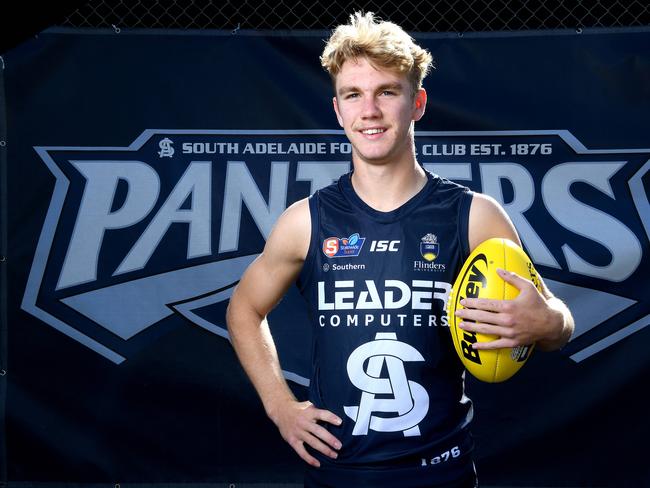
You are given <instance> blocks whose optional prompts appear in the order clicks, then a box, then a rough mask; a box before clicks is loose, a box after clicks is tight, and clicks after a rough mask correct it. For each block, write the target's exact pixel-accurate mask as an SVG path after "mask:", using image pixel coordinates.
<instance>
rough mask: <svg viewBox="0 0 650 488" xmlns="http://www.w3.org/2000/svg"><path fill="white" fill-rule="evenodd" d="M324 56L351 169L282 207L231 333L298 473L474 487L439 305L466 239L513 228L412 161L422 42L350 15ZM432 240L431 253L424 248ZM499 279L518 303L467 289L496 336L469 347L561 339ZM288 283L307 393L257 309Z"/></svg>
mask: <svg viewBox="0 0 650 488" xmlns="http://www.w3.org/2000/svg"><path fill="white" fill-rule="evenodd" d="M321 61H322V64H323V66H324V67H325V68H326V69H327V71H328V72H329V73H330V75H331V77H332V79H333V82H334V87H335V97H334V99H333V103H334V111H335V112H336V116H337V118H338V121H339V124H340V125H341V126H342V127H343V128H344V129H345V133H346V135H347V137H348V138H349V140H350V142H351V144H352V148H353V153H352V162H353V167H354V169H353V171H352V172H351V173H350V174H347V175H345V176H343V177H341V178H340V179H339V181H338V182H337V183H335V184H333V185H331V186H329V187H327V188H324V189H322V190H320V191H318V192H316V193H315V194H314V195H313V196H312V197H310V198H309V199H304V200H301V201H298V202H296V203H295V204H293V205H291V206H290V207H289V208H288V209H287V210H286V211H285V212H284V214H283V215H282V216H281V217H280V218H279V219H278V221H277V223H276V225H275V228H274V230H273V231H272V232H271V235H270V236H269V238H268V241H267V243H266V246H265V248H264V251H263V253H262V254H261V255H260V256H259V257H258V258H257V259H256V260H255V261H254V262H253V263H252V264H251V266H250V267H249V268H248V270H247V271H246V272H245V274H244V275H243V276H242V279H241V282H240V283H239V285H238V286H237V288H236V290H235V291H234V293H233V296H232V298H231V300H230V305H229V308H228V314H227V319H228V328H229V331H230V337H231V339H232V342H233V345H234V347H235V349H236V351H237V354H238V356H239V359H240V360H241V362H242V364H243V366H244V368H245V370H246V372H247V374H248V375H249V376H250V378H251V380H252V382H253V384H254V386H255V388H256V389H257V391H258V393H259V395H260V397H261V399H262V402H263V404H264V407H265V409H266V412H267V414H268V415H269V417H270V418H271V420H273V422H275V424H276V425H277V427H278V429H279V430H280V433H281V434H282V436H283V438H284V439H285V440H286V441H287V442H288V443H289V444H290V445H291V447H293V449H294V450H295V451H296V452H297V453H298V455H299V456H300V457H301V458H302V459H304V460H305V461H306V462H307V463H308V465H309V468H308V470H307V474H306V484H307V485H308V486H355V487H356V486H373V487H380V486H386V487H391V488H392V487H418V486H428V487H431V486H445V487H451V486H454V487H455V486H458V487H460V486H475V484H476V478H475V474H474V467H473V463H472V460H471V451H472V441H471V437H470V435H469V431H468V425H469V422H470V420H471V417H472V408H471V402H470V401H469V399H468V398H467V397H466V396H465V395H464V393H463V370H462V366H461V363H460V361H459V360H458V358H457V357H456V354H455V352H454V349H453V345H452V341H451V337H450V334H449V330H448V329H447V327H445V325H446V324H445V319H444V316H445V303H446V299H447V297H448V293H449V290H450V288H451V285H450V284H451V283H453V281H454V279H455V277H456V275H457V274H458V272H459V270H460V267H461V265H462V263H463V262H464V260H465V258H466V257H467V256H468V255H469V253H470V252H471V250H472V249H474V248H475V247H476V246H477V245H478V244H479V243H481V242H482V241H484V240H486V239H489V238H491V237H505V238H508V239H511V240H513V241H514V242H517V243H519V242H520V241H519V238H518V236H517V233H516V231H515V229H514V227H513V225H512V223H511V222H510V220H509V218H508V217H507V215H506V214H505V212H504V211H503V209H502V208H501V207H500V206H499V205H498V204H497V203H496V202H495V201H494V200H492V199H491V198H489V197H487V196H485V195H481V194H478V193H472V192H470V191H469V190H468V189H467V188H465V187H462V186H460V185H457V184H455V183H452V182H450V181H448V180H445V179H443V178H440V177H438V176H435V175H432V174H430V173H428V172H426V171H425V170H424V169H423V168H422V167H421V166H420V165H419V164H418V163H417V161H416V158H415V145H414V139H413V133H414V122H415V121H417V120H420V118H421V117H422V115H423V114H424V110H425V107H426V102H427V94H426V91H425V90H424V89H423V88H422V80H423V78H424V77H425V76H426V74H427V72H428V70H429V68H430V65H431V56H430V54H429V53H428V52H427V51H425V50H423V49H422V48H420V47H419V46H417V45H416V44H415V43H414V42H413V40H412V39H411V38H410V37H409V36H408V35H407V34H406V33H405V32H404V31H403V30H402V29H401V28H399V27H398V26H396V25H394V24H391V23H388V22H376V21H375V19H374V17H373V15H372V14H371V13H368V14H365V15H362V14H360V13H357V14H355V15H353V16H352V17H351V23H350V24H349V25H343V26H339V27H338V28H337V29H336V30H335V32H334V33H333V35H332V36H331V38H330V39H329V42H328V44H327V46H326V47H325V50H324V52H323V55H322V57H321ZM348 236H349V238H348ZM365 241H368V242H365ZM431 248H433V249H435V251H434V253H433V254H435V255H434V256H433V258H432V255H433V254H428V255H427V256H425V254H426V253H425V252H423V251H422V249H425V250H426V249H431ZM501 276H502V277H503V279H504V280H506V281H508V282H509V283H512V284H513V285H514V286H516V287H517V288H519V289H520V290H521V292H520V294H519V296H518V297H517V298H516V299H515V300H512V301H494V300H489V301H488V300H477V299H468V300H467V302H466V307H467V309H466V310H465V311H464V312H461V313H462V318H463V319H464V320H466V323H465V325H463V327H464V328H466V329H467V330H471V331H479V332H482V333H489V334H495V335H498V336H500V338H499V339H497V340H495V341H493V342H491V343H488V344H477V347H480V348H484V349H488V348H500V347H513V346H517V345H525V344H530V343H533V342H535V343H537V347H538V348H540V349H546V350H552V349H557V348H559V347H561V346H562V345H564V344H565V343H566V342H567V341H568V339H569V337H570V335H571V333H572V329H573V321H572V318H571V315H570V313H569V311H568V310H567V308H566V307H565V306H564V305H563V304H562V303H561V302H560V301H559V300H557V299H556V298H554V297H553V296H552V295H551V293H550V292H549V291H548V290H547V289H546V287H544V292H543V293H541V294H540V293H539V292H538V291H537V289H536V288H535V287H534V286H533V285H532V283H530V282H529V281H526V280H524V279H523V278H521V277H519V276H517V275H514V274H512V273H507V272H503V273H501ZM296 280H297V282H298V286H299V288H300V290H301V293H302V294H303V296H304V297H305V298H306V300H307V302H308V305H309V307H310V312H311V316H312V320H313V322H314V344H313V371H312V376H311V383H310V391H309V401H306V402H298V401H297V400H296V398H295V397H294V396H293V394H292V393H291V391H290V389H289V388H288V386H287V383H286V381H285V380H284V378H283V376H282V370H281V368H280V364H279V362H278V357H277V354H276V350H275V347H274V344H273V339H272V337H271V335H270V332H269V328H268V325H267V323H266V321H265V317H266V315H267V314H268V313H269V312H270V311H271V310H272V308H273V307H274V306H275V305H276V304H277V303H278V301H279V300H280V299H281V298H282V296H283V295H284V293H285V292H286V290H287V289H288V287H289V286H290V285H291V284H292V283H294V282H295V281H296Z"/></svg>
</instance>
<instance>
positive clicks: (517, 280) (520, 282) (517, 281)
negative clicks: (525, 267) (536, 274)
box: [497, 268, 534, 290]
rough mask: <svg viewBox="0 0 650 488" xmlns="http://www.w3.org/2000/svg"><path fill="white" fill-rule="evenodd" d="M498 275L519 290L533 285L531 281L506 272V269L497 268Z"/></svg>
mask: <svg viewBox="0 0 650 488" xmlns="http://www.w3.org/2000/svg"><path fill="white" fill-rule="evenodd" d="M497 274H498V275H499V276H500V277H501V278H502V279H503V281H506V282H508V283H510V284H511V285H512V286H514V287H515V288H517V289H518V290H522V289H523V287H525V286H526V285H532V284H533V283H532V282H531V281H530V280H527V279H525V278H523V277H521V276H519V275H518V274H517V273H514V272H512V271H506V270H505V269H501V268H497ZM533 286H534V285H533Z"/></svg>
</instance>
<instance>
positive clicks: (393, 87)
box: [338, 82, 404, 95]
mask: <svg viewBox="0 0 650 488" xmlns="http://www.w3.org/2000/svg"><path fill="white" fill-rule="evenodd" d="M384 90H395V91H402V90H404V87H403V86H402V84H401V83H397V82H395V83H384V84H383V85H379V86H378V87H377V89H376V91H378V92H381V91H384ZM360 91H363V90H361V88H358V87H356V86H352V85H349V86H342V87H341V88H339V90H338V94H339V95H344V94H346V93H349V92H360Z"/></svg>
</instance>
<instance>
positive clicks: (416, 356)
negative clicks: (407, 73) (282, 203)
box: [298, 172, 473, 488]
mask: <svg viewBox="0 0 650 488" xmlns="http://www.w3.org/2000/svg"><path fill="white" fill-rule="evenodd" d="M351 175H352V173H349V174H346V175H344V176H342V177H341V178H340V179H339V180H338V182H336V183H334V184H332V185H330V186H328V187H326V188H323V189H321V190H319V191H317V192H316V193H315V194H314V195H312V196H311V197H310V199H309V209H310V214H311V222H312V233H311V242H310V245H309V251H308V254H307V257H306V260H305V263H304V267H303V269H302V271H301V274H300V276H299V278H298V287H299V289H300V291H301V293H302V295H303V297H304V298H305V299H306V301H307V302H308V306H309V311H310V315H311V319H312V323H313V330H314V342H313V364H312V376H311V383H310V389H309V399H310V401H311V402H312V403H313V404H314V405H315V406H316V407H317V408H322V409H327V410H330V411H332V412H334V413H335V414H336V415H338V416H339V417H340V418H341V419H343V423H342V425H341V426H340V427H337V426H333V425H330V424H322V425H323V426H324V427H325V428H327V429H328V430H329V431H330V432H331V433H332V434H333V435H334V436H336V437H337V438H338V439H339V440H340V441H341V442H342V447H341V449H340V450H339V455H338V458H337V459H336V460H332V459H330V458H328V457H326V456H323V455H322V454H320V453H318V452H316V451H315V450H313V449H310V452H311V453H312V454H313V455H314V456H315V457H317V458H318V459H319V461H320V463H321V467H320V468H308V471H307V474H306V483H307V484H308V485H311V486H337V487H339V486H354V487H357V486H373V487H380V486H387V487H391V488H394V487H419V486H429V487H430V486H436V485H438V484H440V485H444V486H446V485H447V484H449V483H453V482H454V481H455V480H459V479H461V478H465V477H467V476H468V475H469V474H470V473H473V464H472V461H471V456H470V453H471V451H472V448H473V443H472V441H471V437H470V435H469V432H468V424H469V422H470V420H471V417H472V405H471V402H470V401H469V399H468V398H467V397H466V396H465V395H464V393H463V368H462V365H461V363H460V361H459V359H458V358H457V357H456V353H455V352H454V347H453V344H452V341H451V335H450V333H449V329H448V325H447V318H446V313H445V305H446V301H447V298H448V296H449V292H450V290H451V284H452V283H453V280H454V278H455V276H456V275H457V274H458V272H459V271H460V267H461V265H462V263H463V262H464V259H465V258H466V257H467V256H468V254H469V249H468V247H469V244H468V232H467V226H468V220H469V207H470V202H471V192H470V191H469V190H468V189H467V188H466V187H463V186H460V185H457V184H456V183H453V182H451V181H448V180H446V179H444V178H440V177H438V176H435V175H432V174H431V173H429V172H427V183H426V184H425V186H424V187H423V188H422V190H421V191H420V192H419V193H418V194H417V195H415V196H414V197H413V198H412V199H410V200H409V201H408V202H406V203H405V204H404V205H402V206H401V207H399V208H397V209H395V210H393V211H390V212H380V211H377V210H375V209H373V208H371V207H370V206H368V205H367V204H366V203H365V202H364V201H363V200H361V199H360V198H359V196H358V195H357V194H356V193H355V191H354V188H353V187H352V183H351V179H350V178H351ZM450 486H453V485H450Z"/></svg>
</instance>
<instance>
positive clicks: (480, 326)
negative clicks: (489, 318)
mask: <svg viewBox="0 0 650 488" xmlns="http://www.w3.org/2000/svg"><path fill="white" fill-rule="evenodd" d="M458 327H460V328H461V329H462V330H466V331H468V332H478V333H479V334H485V335H493V336H498V337H501V338H506V339H511V338H512V337H513V330H512V329H511V328H509V327H502V326H500V325H492V324H484V323H481V322H461V323H460V324H458Z"/></svg>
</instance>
